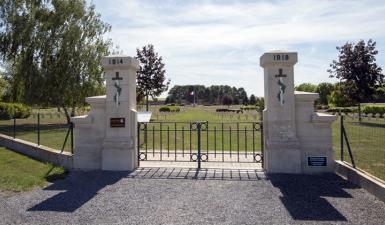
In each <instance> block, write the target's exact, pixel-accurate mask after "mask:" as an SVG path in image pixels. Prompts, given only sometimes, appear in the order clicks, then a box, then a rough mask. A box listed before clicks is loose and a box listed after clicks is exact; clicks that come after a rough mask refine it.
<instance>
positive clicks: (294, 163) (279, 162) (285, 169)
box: [265, 148, 302, 173]
mask: <svg viewBox="0 0 385 225" xmlns="http://www.w3.org/2000/svg"><path fill="white" fill-rule="evenodd" d="M301 166H302V165H301V150H300V149H287V148H284V149H267V150H266V151H265V169H266V172H267V173H301V172H302V169H301Z"/></svg>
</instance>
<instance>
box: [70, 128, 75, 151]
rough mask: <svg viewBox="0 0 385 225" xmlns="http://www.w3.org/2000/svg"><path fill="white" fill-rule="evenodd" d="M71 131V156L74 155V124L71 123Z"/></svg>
mask: <svg viewBox="0 0 385 225" xmlns="http://www.w3.org/2000/svg"><path fill="white" fill-rule="evenodd" d="M70 129H71V154H74V123H73V122H71V123H70Z"/></svg>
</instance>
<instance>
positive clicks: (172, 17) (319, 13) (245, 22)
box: [94, 0, 385, 95]
mask: <svg viewBox="0 0 385 225" xmlns="http://www.w3.org/2000/svg"><path fill="white" fill-rule="evenodd" d="M94 3H95V4H96V8H97V10H98V11H99V12H101V14H102V16H103V19H104V20H105V21H106V22H108V23H110V24H111V25H112V32H111V34H110V37H111V38H112V39H113V42H114V43H116V44H118V45H119V46H120V47H121V49H123V51H124V52H125V53H126V54H129V55H134V54H135V49H136V48H137V47H141V46H143V45H145V44H147V43H152V44H154V45H155V48H156V50H157V51H158V52H159V54H160V55H162V56H163V58H164V60H165V62H166V67H167V68H166V69H167V71H168V73H167V74H168V76H169V77H170V78H171V80H172V84H192V83H196V84H198V83H199V84H205V85H210V84H229V85H234V86H243V87H245V89H246V90H247V91H248V93H249V94H251V93H255V94H257V95H263V78H262V70H261V69H260V68H259V56H260V55H262V54H263V52H265V51H269V50H274V49H284V50H294V51H298V52H299V64H298V65H297V66H296V79H295V80H296V83H301V82H314V83H318V82H320V81H329V80H330V79H329V78H328V74H327V73H326V69H327V67H328V65H329V63H330V62H331V60H332V59H333V58H335V57H336V51H335V46H336V45H341V44H343V43H344V42H346V41H348V40H350V41H356V40H359V39H368V38H373V39H375V40H376V41H378V43H379V46H378V47H379V50H380V55H379V57H378V59H379V60H380V64H381V65H383V64H385V60H384V58H385V57H384V54H383V52H382V51H381V50H385V29H383V27H385V17H384V15H385V4H384V3H383V2H380V1H309V0H304V1H299V0H296V1H273V2H269V1H258V2H254V1H228V2H224V1H220V3H215V2H213V1H172V0H169V1H155V0H154V1H147V0H141V1H140V0H137V1H134V0H130V1H126V0H114V1H103V0H98V1H94Z"/></svg>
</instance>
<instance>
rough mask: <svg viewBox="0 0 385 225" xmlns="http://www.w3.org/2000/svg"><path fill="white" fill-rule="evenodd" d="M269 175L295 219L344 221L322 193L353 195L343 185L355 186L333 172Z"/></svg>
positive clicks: (327, 195) (337, 196)
mask: <svg viewBox="0 0 385 225" xmlns="http://www.w3.org/2000/svg"><path fill="white" fill-rule="evenodd" d="M268 178H269V180H270V181H271V183H272V184H273V186H275V187H277V188H279V189H280V191H281V192H282V195H283V196H282V197H280V200H281V201H282V203H283V205H284V206H285V207H286V209H287V211H288V212H289V213H290V215H291V216H292V218H293V219H294V220H314V221H346V218H345V217H344V216H343V215H342V214H341V213H340V212H339V211H338V210H337V209H336V208H334V207H333V205H331V204H330V203H329V202H328V201H327V199H325V198H323V197H336V198H352V196H351V195H350V194H349V193H347V192H346V191H344V188H345V189H346V188H347V189H352V188H358V187H357V186H355V185H353V184H352V183H350V182H348V181H346V180H344V179H342V178H341V177H339V176H337V175H335V174H323V175H289V174H279V175H278V174H277V175H268Z"/></svg>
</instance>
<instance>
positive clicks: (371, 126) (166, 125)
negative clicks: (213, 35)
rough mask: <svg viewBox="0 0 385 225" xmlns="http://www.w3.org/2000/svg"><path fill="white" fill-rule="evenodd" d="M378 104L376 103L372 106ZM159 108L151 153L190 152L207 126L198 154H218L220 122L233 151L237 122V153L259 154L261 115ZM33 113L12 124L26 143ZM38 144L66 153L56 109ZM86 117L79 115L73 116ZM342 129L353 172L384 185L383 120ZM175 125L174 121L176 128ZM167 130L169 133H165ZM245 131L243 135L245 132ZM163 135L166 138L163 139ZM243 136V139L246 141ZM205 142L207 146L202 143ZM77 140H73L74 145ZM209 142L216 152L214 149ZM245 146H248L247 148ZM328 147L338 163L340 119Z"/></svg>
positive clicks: (1, 126)
mask: <svg viewBox="0 0 385 225" xmlns="http://www.w3.org/2000/svg"><path fill="white" fill-rule="evenodd" d="M376 105H378V104H376ZM159 107H160V106H151V107H150V110H151V111H152V112H153V115H152V122H155V123H152V124H151V125H149V126H148V134H147V138H148V141H147V142H148V146H147V148H148V149H149V151H151V150H152V149H159V148H160V142H162V145H163V146H162V147H163V148H169V149H170V150H174V149H175V147H176V148H177V149H178V150H180V149H182V148H184V149H189V148H190V146H189V142H188V140H189V138H190V137H189V130H190V123H191V122H194V121H208V123H209V129H210V130H211V131H210V132H208V133H206V132H205V131H202V140H203V141H202V149H204V150H206V149H209V151H213V150H214V148H216V149H217V150H218V152H219V151H220V150H221V148H222V137H221V135H222V134H221V132H220V129H221V123H227V124H226V125H225V126H224V128H225V129H226V132H224V134H223V135H224V136H223V139H224V140H226V141H224V142H223V149H224V150H225V151H226V150H229V149H235V148H236V147H237V144H238V143H237V142H236V140H237V135H238V134H237V131H236V130H237V123H238V122H239V130H240V131H239V137H240V139H239V140H240V143H239V144H240V148H241V149H247V151H252V150H253V148H254V149H256V151H260V149H261V146H260V141H259V138H260V135H261V134H260V131H255V132H254V134H253V132H252V130H253V127H252V126H253V125H252V122H255V121H259V120H260V114H259V113H258V112H256V111H255V110H252V111H245V112H244V113H242V114H237V113H217V112H216V111H215V110H216V109H217V108H227V106H202V105H198V106H196V107H192V106H182V107H180V108H181V112H178V113H160V112H159ZM144 108H145V107H143V106H139V110H138V111H140V110H144ZM230 108H231V109H239V108H240V106H231V107H230ZM36 112H37V111H35V112H34V113H33V115H31V116H30V117H29V118H27V119H17V121H16V123H17V125H16V138H19V139H22V140H27V141H31V142H33V143H37V125H36V124H37V116H36V115H37V114H36ZM39 112H40V114H41V115H40V123H41V127H40V129H41V133H40V144H41V145H44V146H47V147H51V148H54V149H58V150H61V149H63V150H64V151H70V150H71V148H70V141H69V140H67V141H66V143H65V144H64V140H65V137H66V135H67V132H68V125H66V118H65V116H64V114H63V113H59V112H58V111H57V109H56V108H50V109H43V110H42V109H40V110H39ZM83 113H84V114H86V112H84V111H82V112H79V113H78V114H83ZM344 121H345V123H344V124H345V128H346V131H347V134H348V137H349V143H350V146H351V149H352V153H353V157H354V160H355V163H356V165H357V167H358V168H360V169H362V170H364V171H366V172H369V173H370V174H372V175H374V176H376V177H378V178H380V179H382V180H385V160H384V159H385V148H383V146H384V145H385V139H384V138H383V137H384V136H385V119H384V118H378V119H376V118H371V119H368V118H363V121H362V122H361V123H359V122H358V120H357V119H353V118H351V117H348V116H345V120H344ZM158 122H162V123H163V124H162V126H163V127H162V129H163V130H164V131H163V132H162V133H163V134H162V141H160V133H159V131H156V132H155V135H154V136H152V129H155V130H159V129H160V123H158ZM174 122H177V124H175V123H174ZM175 126H176V127H177V129H178V130H179V131H178V132H177V137H176V143H177V146H175V139H174V138H175V134H174V132H173V130H174V128H175ZM230 128H231V129H232V132H231V137H232V143H231V145H230V142H229V140H230V132H229V129H230ZM167 129H169V132H167ZM182 129H183V130H184V139H185V140H186V141H185V142H184V147H182V142H181V139H182V134H181V133H182V132H181V131H180V130H182ZM214 129H217V134H216V140H215V138H214V132H212V130H214ZM245 129H246V130H247V131H244V130H245ZM0 132H1V133H3V134H7V135H9V136H12V135H13V120H0ZM167 133H168V134H167ZM245 133H246V136H247V137H246V138H245ZM196 135H197V134H196V132H192V133H191V138H192V139H194V140H195V139H196ZM253 135H255V139H256V141H254V142H253ZM207 138H208V146H207V142H206V140H207ZM143 140H144V132H141V144H142V147H143V148H144V147H145V146H144V145H143ZM75 141H76V140H75ZM214 143H215V144H216V147H214ZM244 143H247V144H246V146H245V144H244ZM195 145H196V142H192V146H191V147H192V148H196V146H195ZM333 145H334V146H333V148H334V151H335V157H336V159H340V148H341V146H340V121H339V119H338V120H337V121H335V122H334V123H333ZM344 159H345V161H347V162H350V158H349V154H348V151H347V146H346V143H345V145H344Z"/></svg>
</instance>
